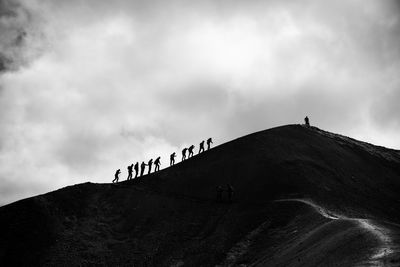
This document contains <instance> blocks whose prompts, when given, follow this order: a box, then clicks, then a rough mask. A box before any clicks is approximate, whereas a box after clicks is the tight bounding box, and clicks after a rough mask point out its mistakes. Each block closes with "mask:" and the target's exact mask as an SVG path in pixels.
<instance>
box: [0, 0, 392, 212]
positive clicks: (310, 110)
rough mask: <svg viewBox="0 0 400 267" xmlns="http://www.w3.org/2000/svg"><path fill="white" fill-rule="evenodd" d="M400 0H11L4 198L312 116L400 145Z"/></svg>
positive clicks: (4, 9) (3, 30)
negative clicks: (210, 138)
mask: <svg viewBox="0 0 400 267" xmlns="http://www.w3.org/2000/svg"><path fill="white" fill-rule="evenodd" d="M399 74H400V3H399V1H395V0H394V1H390V0H382V1H376V0H338V1H319V0H301V1H289V0H270V1H269V0H263V1H257V0H247V1H238V0H229V1H228V0H201V1H183V0H182V1H178V0H171V1H165V0H147V1H137V0H114V1H106V0H86V1H85V0H65V1H64V0H57V1H54V0H0V205H4V204H7V203H10V202H13V201H16V200H19V199H21V198H25V197H29V196H33V195H37V194H42V193H45V192H48V191H50V190H55V189H58V188H60V187H64V186H68V185H71V184H76V183H82V182H87V181H91V182H101V183H102V182H110V181H111V180H112V179H113V178H114V177H113V176H114V172H115V170H116V169H118V168H121V170H122V174H121V179H125V177H126V175H127V174H126V166H128V165H129V164H130V163H132V162H136V161H142V160H145V161H148V160H149V159H150V158H155V157H157V156H158V155H160V156H161V157H162V165H161V166H162V167H166V166H167V165H168V158H169V154H170V153H172V152H174V151H176V152H177V153H178V155H179V154H180V151H181V150H182V148H183V147H186V146H189V145H190V144H195V145H196V148H197V147H198V143H199V142H200V141H201V140H203V139H207V138H208V137H212V138H213V140H214V143H215V145H219V144H222V143H224V142H226V141H229V140H232V139H235V138H237V137H240V136H242V135H245V134H249V133H252V132H255V131H259V130H263V129H267V128H271V127H276V126H280V125H285V124H294V123H302V122H303V118H304V117H305V116H306V115H308V116H309V118H310V121H311V124H313V125H316V126H317V127H319V128H322V129H325V130H329V131H333V132H335V133H340V134H343V135H348V136H351V137H353V138H356V139H360V140H363V141H366V142H370V143H374V144H377V145H381V146H386V147H390V148H395V149H400V138H399V131H400V105H399V104H398V102H399V100H400V75H399Z"/></svg>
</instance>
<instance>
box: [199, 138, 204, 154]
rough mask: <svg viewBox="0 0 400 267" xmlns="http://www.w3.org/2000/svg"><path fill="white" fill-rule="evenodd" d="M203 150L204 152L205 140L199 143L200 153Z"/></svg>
mask: <svg viewBox="0 0 400 267" xmlns="http://www.w3.org/2000/svg"><path fill="white" fill-rule="evenodd" d="M201 152H204V140H203V141H201V142H200V144H199V154H200V153H201Z"/></svg>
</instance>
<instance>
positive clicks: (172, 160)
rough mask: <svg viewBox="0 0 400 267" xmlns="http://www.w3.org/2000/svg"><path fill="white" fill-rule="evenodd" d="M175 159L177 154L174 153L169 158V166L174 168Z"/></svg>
mask: <svg viewBox="0 0 400 267" xmlns="http://www.w3.org/2000/svg"><path fill="white" fill-rule="evenodd" d="M175 157H176V154H175V152H174V153H172V154H171V156H169V166H172V165H174V164H175Z"/></svg>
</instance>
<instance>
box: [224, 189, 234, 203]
mask: <svg viewBox="0 0 400 267" xmlns="http://www.w3.org/2000/svg"><path fill="white" fill-rule="evenodd" d="M226 192H228V201H229V203H232V198H233V192H234V189H233V186H232V185H230V184H227V185H226Z"/></svg>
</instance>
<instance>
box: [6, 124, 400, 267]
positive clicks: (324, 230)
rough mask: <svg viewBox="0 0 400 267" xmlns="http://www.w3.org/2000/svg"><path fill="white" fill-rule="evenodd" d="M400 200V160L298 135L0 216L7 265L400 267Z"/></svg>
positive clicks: (41, 200)
mask: <svg viewBox="0 0 400 267" xmlns="http://www.w3.org/2000/svg"><path fill="white" fill-rule="evenodd" d="M111 178H112V177H111ZM228 183H229V184H231V185H233V187H234V188H235V193H234V201H233V203H228V201H226V199H225V201H224V202H223V203H218V202H216V201H215V195H216V190H215V189H216V187H217V186H218V185H222V186H224V187H225V186H226V184H228ZM398 192H400V152H399V151H397V150H391V149H386V148H382V147H377V146H373V145H371V144H367V143H364V142H359V141H357V140H354V139H351V138H348V137H344V136H340V135H337V134H333V133H328V132H325V131H322V130H320V129H317V128H306V127H303V126H300V125H288V126H283V127H278V128H273V129H270V130H266V131H262V132H258V133H254V134H251V135H248V136H244V137H242V138H239V139H236V140H233V141H231V142H229V143H226V144H223V145H221V146H218V147H216V148H213V149H211V150H210V151H207V152H205V153H202V154H200V155H197V156H195V157H193V158H192V159H190V160H187V161H185V162H183V163H179V164H177V165H175V166H174V167H171V168H166V169H164V170H162V171H160V172H158V173H156V174H151V175H148V176H144V177H141V178H139V179H135V180H132V181H125V182H121V183H119V184H93V183H84V184H80V185H74V186H70V187H66V188H63V189H60V190H57V191H54V192H50V193H47V194H44V195H40V196H37V197H33V198H28V199H24V200H21V201H18V202H15V203H12V204H9V205H6V206H3V207H0V229H1V230H0V265H1V266H67V265H68V266H400V251H399V245H400V225H399V224H400V201H399V200H400V198H399V194H398ZM225 197H226V196H225Z"/></svg>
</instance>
